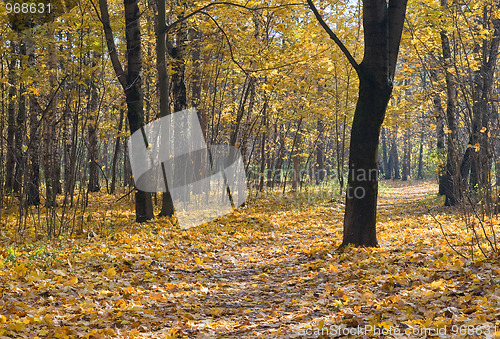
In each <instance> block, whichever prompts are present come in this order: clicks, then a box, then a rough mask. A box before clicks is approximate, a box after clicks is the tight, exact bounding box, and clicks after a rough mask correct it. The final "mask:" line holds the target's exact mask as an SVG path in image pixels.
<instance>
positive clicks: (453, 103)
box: [440, 0, 460, 206]
mask: <svg viewBox="0 0 500 339" xmlns="http://www.w3.org/2000/svg"><path fill="white" fill-rule="evenodd" d="M441 3H442V5H443V7H445V8H446V7H447V0H442V1H441ZM441 45H442V49H443V60H444V65H445V69H446V71H445V72H446V93H447V103H446V122H447V124H448V130H449V133H448V138H447V153H446V170H445V173H444V175H443V177H442V178H441V182H440V186H441V185H442V187H440V191H441V190H442V191H443V192H444V195H445V197H446V198H445V206H453V205H455V204H456V203H457V201H458V197H457V194H459V186H460V183H459V174H458V168H457V162H458V159H457V151H456V147H457V121H456V108H457V89H456V84H455V79H454V76H453V75H452V74H451V73H450V72H449V71H448V69H449V68H450V67H452V60H451V49H450V41H449V39H448V36H447V34H446V32H445V31H442V32H441Z"/></svg>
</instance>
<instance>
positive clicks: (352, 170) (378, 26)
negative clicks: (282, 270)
mask: <svg viewBox="0 0 500 339" xmlns="http://www.w3.org/2000/svg"><path fill="white" fill-rule="evenodd" d="M307 3H308V4H309V7H310V8H311V10H312V11H313V13H314V15H315V16H316V19H317V20H318V22H319V23H320V25H321V26H322V27H323V28H324V29H325V31H326V32H327V33H328V35H329V36H330V38H331V39H332V40H333V41H334V42H335V43H336V44H337V45H338V46H339V48H340V49H341V50H342V52H343V53H344V55H345V56H346V58H347V59H348V61H349V63H350V64H351V66H352V67H353V68H354V69H355V70H356V73H357V74H358V78H359V89H358V101H357V104H356V110H355V113H354V120H353V123H352V130H351V143H350V148H349V172H348V181H347V194H346V207H345V215H344V234H343V241H342V245H341V247H343V246H346V245H348V244H353V245H355V246H376V245H377V232H376V215H377V194H378V165H377V153H378V144H379V136H380V128H381V126H382V123H383V121H384V117H385V112H386V109H387V104H388V103H389V99H390V97H391V93H392V88H393V80H394V74H395V71H396V62H397V57H398V52H399V44H400V41H401V34H402V31H403V23H404V18H405V15H406V4H407V0H389V1H388V2H387V1H386V0H364V1H363V28H364V41H365V42H364V55H363V60H362V62H361V63H359V64H358V63H357V62H356V60H355V59H354V58H353V56H352V55H351V53H350V52H349V50H348V49H347V48H346V47H345V46H344V44H343V43H342V41H340V40H339V38H338V37H337V35H336V34H335V33H334V32H333V31H332V30H331V29H330V27H329V26H328V25H327V24H326V22H325V21H324V20H323V18H322V16H321V15H320V13H319V12H318V10H317V9H316V7H315V6H314V4H313V2H312V0H307Z"/></svg>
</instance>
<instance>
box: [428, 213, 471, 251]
mask: <svg viewBox="0 0 500 339" xmlns="http://www.w3.org/2000/svg"><path fill="white" fill-rule="evenodd" d="M427 211H428V212H429V215H430V216H431V217H432V218H433V219H434V220H436V222H437V223H438V225H439V228H440V229H441V233H443V236H444V240H446V243H447V244H448V246H450V248H451V249H452V250H454V251H455V252H456V253H457V254H458V255H459V256H461V257H462V258H464V259H467V257H466V256H465V255H463V254H462V253H460V252H459V251H458V250H457V249H456V248H455V247H454V246H453V245H452V244H451V243H450V242H449V241H448V238H447V237H446V233H445V232H444V228H443V225H442V224H441V223H440V222H439V220H437V219H436V217H435V216H434V215H433V214H432V211H431V209H430V208H427Z"/></svg>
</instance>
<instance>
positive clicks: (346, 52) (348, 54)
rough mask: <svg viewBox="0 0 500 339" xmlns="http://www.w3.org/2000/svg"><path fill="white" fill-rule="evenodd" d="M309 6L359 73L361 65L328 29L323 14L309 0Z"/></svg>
mask: <svg viewBox="0 0 500 339" xmlns="http://www.w3.org/2000/svg"><path fill="white" fill-rule="evenodd" d="M307 4H308V5H309V8H310V9H311V10H312V11H313V13H314V16H316V19H317V20H318V22H319V24H320V25H321V27H323V29H324V30H325V31H326V33H328V35H329V36H330V39H332V40H333V41H335V43H336V44H337V46H339V48H340V50H341V51H342V53H344V55H345V56H346V58H347V60H348V61H349V63H350V64H351V66H352V67H353V68H354V69H355V70H356V72H358V69H359V64H358V63H357V62H356V60H354V58H353V56H352V55H351V53H350V52H349V50H348V49H347V47H345V45H344V44H343V43H342V41H340V39H339V38H338V37H337V35H336V34H335V33H334V32H333V31H332V30H331V29H330V27H328V25H327V24H326V22H325V20H323V17H322V16H321V14H319V12H318V10H317V9H316V7H315V6H314V4H313V2H312V0H307Z"/></svg>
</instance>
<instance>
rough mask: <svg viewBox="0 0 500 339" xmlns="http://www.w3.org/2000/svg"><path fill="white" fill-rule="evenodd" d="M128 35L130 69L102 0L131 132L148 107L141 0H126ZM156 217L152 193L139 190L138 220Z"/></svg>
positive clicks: (136, 202) (141, 120) (140, 120)
mask: <svg viewBox="0 0 500 339" xmlns="http://www.w3.org/2000/svg"><path fill="white" fill-rule="evenodd" d="M124 5H125V36H126V40H127V52H126V55H127V72H124V71H123V68H122V65H121V64H120V60H119V58H118V53H117V50H116V46H115V42H114V36H113V31H112V30H111V25H110V20H109V12H108V3H107V1H106V0H99V7H100V11H101V20H102V24H103V28H104V34H105V36H106V44H107V46H108V52H109V55H110V59H111V63H112V65H113V69H114V70H115V73H116V76H117V78H118V81H119V82H120V84H121V85H122V87H123V90H124V92H125V98H126V102H127V118H128V123H129V127H130V133H131V134H132V133H134V132H135V131H137V130H139V129H141V127H143V126H144V107H143V98H142V96H143V95H142V78H141V72H142V50H141V26H140V12H139V6H138V4H137V0H125V1H124ZM152 218H153V202H152V200H151V194H150V193H147V192H143V191H140V190H136V193H135V220H136V221H137V222H144V221H146V220H149V219H152Z"/></svg>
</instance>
